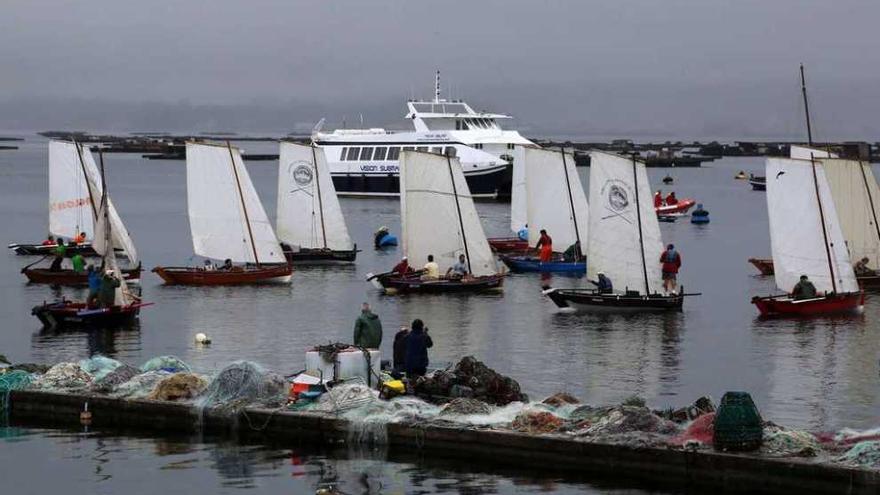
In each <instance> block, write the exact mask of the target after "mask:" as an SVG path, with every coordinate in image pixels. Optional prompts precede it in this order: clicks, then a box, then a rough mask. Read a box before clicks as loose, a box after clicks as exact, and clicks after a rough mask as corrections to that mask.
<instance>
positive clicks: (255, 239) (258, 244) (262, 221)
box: [186, 143, 286, 263]
mask: <svg viewBox="0 0 880 495" xmlns="http://www.w3.org/2000/svg"><path fill="white" fill-rule="evenodd" d="M186 193H187V212H188V214H189V227H190V231H191V233H192V241H193V250H194V252H195V253H196V254H197V255H199V256H205V257H207V258H213V259H218V260H223V259H227V258H228V259H231V260H232V261H235V262H239V263H285V262H286V261H285V258H284V255H283V254H282V252H281V246H280V245H279V244H278V239H277V238H276V237H275V231H274V230H273V229H272V225H271V224H270V223H269V218H268V217H267V216H266V211H265V210H264V209H263V205H262V204H261V203H260V198H259V197H258V196H257V191H256V189H254V185H253V183H252V182H251V179H250V175H248V172H247V169H246V168H245V166H244V163H243V162H242V159H241V152H240V151H239V150H238V148H233V147H230V146H227V145H215V144H207V143H186Z"/></svg>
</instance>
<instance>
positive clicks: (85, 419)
mask: <svg viewBox="0 0 880 495" xmlns="http://www.w3.org/2000/svg"><path fill="white" fill-rule="evenodd" d="M79 422H80V424H81V425H83V426H88V425H90V424H92V412H91V411H89V403H88V402H86V403H85V404H83V410H82V412H80V413H79Z"/></svg>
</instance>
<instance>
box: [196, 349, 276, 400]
mask: <svg viewBox="0 0 880 495" xmlns="http://www.w3.org/2000/svg"><path fill="white" fill-rule="evenodd" d="M287 389H288V386H287V381H286V380H285V379H284V377H282V376H281V375H279V374H277V373H274V372H271V371H267V370H265V369H263V367H261V366H259V365H257V364H255V363H252V362H249V361H236V362H234V363H232V364H230V365H228V366H226V367H225V368H223V369H222V370H221V371H220V372H219V373H217V375H216V376H215V377H214V379H213V380H211V383H210V384H209V385H208V387H207V388H206V389H205V392H204V394H202V396H201V397H200V398H199V401H198V403H199V405H200V406H201V407H207V408H220V409H229V410H233V411H234V410H237V409H239V408H241V407H246V406H263V407H281V406H283V405H285V404H286V402H287Z"/></svg>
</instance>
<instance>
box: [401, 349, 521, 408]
mask: <svg viewBox="0 0 880 495" xmlns="http://www.w3.org/2000/svg"><path fill="white" fill-rule="evenodd" d="M415 390H416V394H418V395H421V396H425V397H427V398H428V399H429V400H433V401H446V400H449V399H450V398H458V397H464V398H473V399H479V400H481V401H483V402H486V403H489V404H493V405H496V406H503V405H506V404H509V403H511V402H527V401H528V400H529V398H528V396H526V394H524V393H522V391H521V390H520V387H519V383H517V382H516V380H514V379H512V378H510V377H507V376H504V375H502V374H500V373H498V372H496V371H495V370H493V369H492V368H489V367H488V366H486V365H485V364H483V363H482V362H480V361H478V360H477V359H475V358H474V357H473V356H466V357H464V358H462V359H461V361H459V362H458V364H456V365H455V368H454V369H452V370H451V371H449V370H438V371H435V372H433V373H431V374H429V375H427V376H425V377H423V378H422V379H420V380H418V381H417V382H416V384H415Z"/></svg>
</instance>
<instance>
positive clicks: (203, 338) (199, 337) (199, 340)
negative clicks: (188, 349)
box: [196, 332, 211, 345]
mask: <svg viewBox="0 0 880 495" xmlns="http://www.w3.org/2000/svg"><path fill="white" fill-rule="evenodd" d="M210 343H211V339H209V338H208V336H207V335H206V334H204V333H202V332H199V333H197V334H196V344H204V345H207V344H210Z"/></svg>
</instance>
